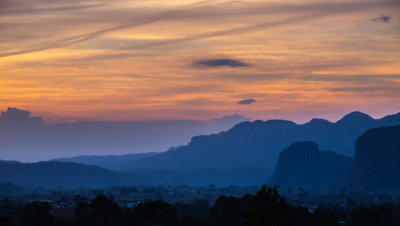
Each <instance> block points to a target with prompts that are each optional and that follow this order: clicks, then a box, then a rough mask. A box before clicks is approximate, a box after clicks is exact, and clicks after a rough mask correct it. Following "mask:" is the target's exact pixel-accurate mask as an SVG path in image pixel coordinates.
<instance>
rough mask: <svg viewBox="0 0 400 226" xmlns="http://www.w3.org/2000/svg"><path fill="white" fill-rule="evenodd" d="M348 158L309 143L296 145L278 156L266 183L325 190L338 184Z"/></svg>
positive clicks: (346, 169)
mask: <svg viewBox="0 0 400 226" xmlns="http://www.w3.org/2000/svg"><path fill="white" fill-rule="evenodd" d="M351 167H352V159H351V158H349V157H346V156H343V155H339V154H337V153H335V152H333V151H320V150H319V148H318V146H317V145H316V144H315V143H313V142H309V141H303V142H297V143H294V144H292V145H290V146H289V147H288V148H286V149H284V150H283V151H282V152H281V153H280V154H279V160H278V163H277V166H276V168H275V172H274V175H273V176H272V179H271V181H270V184H273V185H280V186H288V187H318V188H329V187H331V186H333V185H337V184H342V183H343V182H344V180H345V178H346V177H347V175H348V174H349V172H350V169H351Z"/></svg>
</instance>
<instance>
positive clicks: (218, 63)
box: [193, 59, 250, 68]
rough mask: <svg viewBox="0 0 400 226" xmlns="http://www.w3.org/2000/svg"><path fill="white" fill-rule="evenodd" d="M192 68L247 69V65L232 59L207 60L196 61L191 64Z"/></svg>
mask: <svg viewBox="0 0 400 226" xmlns="http://www.w3.org/2000/svg"><path fill="white" fill-rule="evenodd" d="M193 65H194V66H200V67H211V68H213V67H224V66H226V67H248V66H250V65H249V64H248V63H245V62H243V61H239V60H232V59H208V60H198V61H195V62H193Z"/></svg>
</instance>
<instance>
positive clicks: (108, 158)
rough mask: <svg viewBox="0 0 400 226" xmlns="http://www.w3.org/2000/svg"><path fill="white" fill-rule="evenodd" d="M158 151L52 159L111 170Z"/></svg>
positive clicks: (122, 169) (119, 169)
mask: <svg viewBox="0 0 400 226" xmlns="http://www.w3.org/2000/svg"><path fill="white" fill-rule="evenodd" d="M156 154H158V153H156V152H148V153H138V154H127V155H80V156H75V157H70V158H58V159H52V160H51V161H57V162H75V163H81V164H85V165H95V166H99V167H102V168H105V169H109V170H116V171H124V170H125V167H127V166H126V164H129V163H131V162H133V161H136V160H139V159H141V158H144V157H148V156H152V155H156Z"/></svg>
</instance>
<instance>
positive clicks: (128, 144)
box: [0, 108, 250, 162]
mask: <svg viewBox="0 0 400 226" xmlns="http://www.w3.org/2000/svg"><path fill="white" fill-rule="evenodd" d="M246 120H250V119H249V118H246V117H244V116H241V115H238V114H234V115H230V116H224V117H221V118H217V119H213V120H210V121H196V120H169V121H119V122H118V121H116V122H112V121H110V122H106V121H78V122H71V123H54V124H45V123H44V122H43V120H42V118H41V117H32V116H31V114H30V112H29V111H25V110H21V109H18V108H8V109H7V111H3V112H2V113H1V116H0V144H1V145H2V147H1V148H2V151H1V152H0V158H1V159H8V160H18V161H23V162H32V161H43V160H48V159H52V158H61V157H65V156H77V155H94V154H96V155H105V154H113V155H120V154H127V153H128V154H131V153H143V152H160V151H165V150H167V149H168V148H170V147H172V146H178V145H181V144H185V143H186V142H187V140H189V139H190V138H191V137H192V136H194V135H198V134H209V133H213V132H219V131H224V130H227V129H229V128H231V127H232V126H233V125H235V124H237V123H239V122H242V121H246Z"/></svg>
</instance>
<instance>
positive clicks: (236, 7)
mask: <svg viewBox="0 0 400 226" xmlns="http://www.w3.org/2000/svg"><path fill="white" fill-rule="evenodd" d="M399 9H400V2H399V1H395V0H394V1H386V0H375V1H365V0H362V1H361V0H359V1H330V2H329V3H327V1H322V0H321V1H279V0H275V1H256V0H254V1H187V0H185V1H181V0H172V1H153V0H145V1H144V0H143V1H140V0H139V1H127V0H115V1H91V0H89V1H78V0H68V1H67V0H60V1H56V3H55V1H50V0H35V1H31V0H3V1H1V3H0V32H1V36H0V109H6V107H8V106H11V107H19V108H22V109H26V110H30V111H31V112H33V113H34V115H40V116H43V117H44V119H45V121H46V122H48V123H52V122H59V121H76V120H113V121H116V120H167V119H201V120H206V119H211V118H216V117H220V116H222V115H228V114H233V113H240V114H244V115H246V116H250V117H252V118H253V119H257V118H259V119H268V118H284V119H292V120H295V121H298V122H304V121H307V120H309V119H310V118H312V117H324V118H328V119H331V120H333V121H334V120H336V119H338V118H340V117H341V116H343V115H344V114H345V113H348V112H350V111H353V110H359V111H363V112H365V113H368V114H371V115H372V116H375V117H380V116H384V115H386V114H393V113H397V112H399V111H400V66H399V65H400V17H399V16H400V15H399V13H398V12H399ZM220 59H228V60H231V62H236V63H242V64H243V65H239V66H237V65H236V67H233V66H232V65H219V66H216V65H215V64H212V63H213V62H214V63H221V61H218V60H220ZM245 99H254V100H256V102H254V103H251V104H247V105H241V104H238V101H241V100H245Z"/></svg>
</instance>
